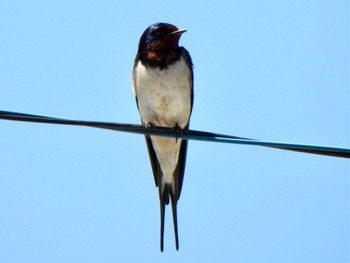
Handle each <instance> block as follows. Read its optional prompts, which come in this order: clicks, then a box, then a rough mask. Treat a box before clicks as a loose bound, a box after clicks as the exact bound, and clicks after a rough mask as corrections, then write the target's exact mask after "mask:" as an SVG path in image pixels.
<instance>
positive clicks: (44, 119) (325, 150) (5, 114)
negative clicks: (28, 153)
mask: <svg viewBox="0 0 350 263" xmlns="http://www.w3.org/2000/svg"><path fill="white" fill-rule="evenodd" d="M0 119H3V120H12V121H24V122H35V123H48V124H60V125H72V126H85V127H92V128H99V129H107V130H114V131H120V132H129V133H137V134H144V135H145V134H147V135H157V136H165V137H172V138H182V139H186V140H197V141H208V142H221V143H231V144H244V145H256V146H264V147H270V148H275V149H281V150H288V151H296V152H303V153H309V154H319V155H326V156H333V157H343V158H350V149H347V148H339V147H330V146H319V145H308V144H296V143H283V142H271V141H261V140H256V139H251V138H245V137H239V136H233V135H224V134H217V133H212V132H204V131H196V130H189V131H183V132H182V133H181V134H179V133H178V132H177V131H176V130H174V129H172V128H167V127H150V128H146V127H144V126H143V125H136V124H126V123H112V122H99V121H81V120H69V119H61V118H54V117H48V116H41V115H33V114H27V113H19V112H11V111H1V110H0Z"/></svg>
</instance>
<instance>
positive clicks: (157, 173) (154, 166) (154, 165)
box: [145, 135, 162, 187]
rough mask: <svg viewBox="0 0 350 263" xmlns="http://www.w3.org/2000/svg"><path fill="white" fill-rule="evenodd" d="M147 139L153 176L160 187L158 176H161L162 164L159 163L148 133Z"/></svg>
mask: <svg viewBox="0 0 350 263" xmlns="http://www.w3.org/2000/svg"><path fill="white" fill-rule="evenodd" d="M145 139H146V144H147V149H148V155H149V159H150V160H151V165H152V170H153V176H154V183H155V184H156V186H157V187H158V185H159V182H158V180H159V179H158V178H161V174H162V170H161V169H160V165H159V162H158V159H157V155H156V152H155V151H154V149H153V145H152V140H151V136H149V135H146V136H145Z"/></svg>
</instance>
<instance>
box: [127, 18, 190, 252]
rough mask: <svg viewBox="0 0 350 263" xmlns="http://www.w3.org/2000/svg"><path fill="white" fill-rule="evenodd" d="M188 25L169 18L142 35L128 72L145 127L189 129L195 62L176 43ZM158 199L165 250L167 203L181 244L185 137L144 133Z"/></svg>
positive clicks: (181, 130) (185, 152)
mask: <svg viewBox="0 0 350 263" xmlns="http://www.w3.org/2000/svg"><path fill="white" fill-rule="evenodd" d="M186 31H187V30H186V29H179V28H177V27H176V26H174V25H172V24H168V23H155V24H152V25H150V26H149V27H148V28H147V29H146V30H145V31H144V32H143V34H142V35H141V38H140V41H139V45H138V51H137V54H136V58H135V61H134V67H133V71H132V89H133V93H134V95H135V99H136V104H137V108H138V111H139V114H140V117H141V122H142V124H143V125H145V126H146V127H147V128H152V127H168V128H172V129H174V131H176V132H178V134H182V133H183V132H184V131H188V129H189V121H190V117H191V113H192V106H193V64H192V59H191V56H190V54H189V52H188V51H187V50H186V49H185V48H184V47H182V46H179V39H180V37H181V35H182V34H183V33H185V32H186ZM145 139H146V145H147V149H148V154H149V157H150V162H151V166H152V171H153V176H154V181H155V185H156V187H158V192H159V201H160V250H161V252H163V249H164V217H165V205H168V204H169V202H171V207H172V215H173V225H174V235H175V246H176V250H178V249H179V236H178V224H177V201H178V200H179V198H180V193H181V188H182V183H183V178H184V173H185V164H186V154H187V143H188V142H187V140H184V139H181V138H166V137H160V136H152V135H145Z"/></svg>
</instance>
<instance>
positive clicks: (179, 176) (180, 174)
mask: <svg viewBox="0 0 350 263" xmlns="http://www.w3.org/2000/svg"><path fill="white" fill-rule="evenodd" d="M180 52H181V53H180V54H181V56H182V57H183V59H184V60H185V61H186V63H187V65H188V66H189V68H190V71H191V75H190V79H189V81H190V88H191V113H192V107H193V64H192V59H191V56H190V54H189V53H188V51H187V50H186V49H185V48H184V47H180ZM190 117H191V116H190ZM189 126H190V122H188V123H187V126H186V127H185V129H184V130H185V131H187V130H188V129H189ZM187 144H188V141H187V140H182V142H181V147H180V151H179V162H178V163H177V167H176V170H175V185H176V187H175V193H174V195H175V199H176V200H179V198H180V194H181V189H182V183H183V178H184V174H185V166H186V155H187Z"/></svg>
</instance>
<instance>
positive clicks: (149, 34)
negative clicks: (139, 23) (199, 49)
mask: <svg viewBox="0 0 350 263" xmlns="http://www.w3.org/2000/svg"><path fill="white" fill-rule="evenodd" d="M184 32H186V30H185V29H181V30H179V29H178V28H177V27H176V26H174V25H171V24H168V23H155V24H153V25H150V26H149V27H148V28H147V29H146V30H145V32H143V34H142V36H141V38H140V43H139V51H140V50H142V51H148V52H157V51H166V50H173V49H176V48H178V47H179V39H180V37H181V34H182V33H184Z"/></svg>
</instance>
